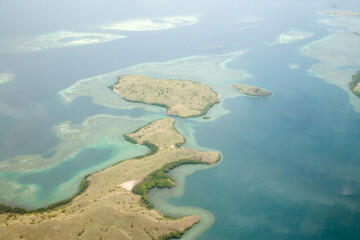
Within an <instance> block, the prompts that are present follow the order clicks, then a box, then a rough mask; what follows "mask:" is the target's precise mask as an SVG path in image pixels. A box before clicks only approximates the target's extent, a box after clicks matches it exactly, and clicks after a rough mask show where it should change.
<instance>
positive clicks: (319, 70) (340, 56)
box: [300, 17, 360, 112]
mask: <svg viewBox="0 0 360 240" xmlns="http://www.w3.org/2000/svg"><path fill="white" fill-rule="evenodd" d="M319 23H320V24H324V25H325V26H327V27H336V29H334V31H332V32H331V33H330V34H329V35H328V36H326V37H324V38H322V39H319V40H316V41H314V42H312V43H310V44H308V45H306V46H304V47H302V48H301V49H300V53H301V54H303V55H306V56H308V57H311V58H314V59H316V60H319V61H320V62H319V63H316V64H314V65H312V67H311V68H310V69H309V70H308V71H309V72H310V73H311V74H313V75H314V76H316V77H319V78H321V79H323V80H324V81H326V82H328V83H330V84H334V85H336V86H338V87H340V88H341V89H343V90H344V91H346V92H347V93H348V95H349V99H350V103H351V104H352V105H353V106H354V108H355V110H356V111H357V112H360V100H359V99H358V97H357V96H355V95H354V94H353V93H352V92H351V90H350V89H349V82H350V81H351V79H352V76H353V75H354V74H355V73H356V71H357V70H358V69H360V57H359V56H360V41H359V38H358V36H357V35H355V34H353V31H354V30H355V29H359V27H360V18H358V17H348V18H342V17H333V18H329V19H321V20H319ZM338 27H342V28H341V29H339V28H338Z"/></svg>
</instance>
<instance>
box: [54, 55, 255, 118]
mask: <svg viewBox="0 0 360 240" xmlns="http://www.w3.org/2000/svg"><path fill="white" fill-rule="evenodd" d="M246 52H247V50H241V51H236V52H231V53H226V54H221V55H209V56H191V57H185V58H180V59H175V60H171V61H168V62H159V63H157V62H149V63H142V64H138V65H134V66H130V67H128V68H124V69H120V70H117V71H114V72H110V73H106V74H103V75H99V76H94V77H91V78H86V79H82V80H79V81H77V82H75V83H74V84H73V85H72V86H70V87H69V88H66V89H63V90H61V91H60V92H59V95H60V97H61V99H62V100H63V101H64V102H65V103H71V102H72V101H73V100H74V99H75V98H77V97H80V96H90V97H91V98H92V101H93V102H94V103H96V104H98V105H101V106H106V107H111V108H118V109H131V108H135V107H141V108H144V109H146V110H147V111H152V112H164V110H163V109H161V108H159V107H157V106H149V105H145V104H141V103H129V102H127V101H125V100H124V99H122V97H121V96H119V95H118V94H117V93H115V92H114V91H111V90H110V89H109V88H108V87H109V86H110V85H113V84H114V83H115V82H117V81H118V77H119V76H125V75H131V74H140V75H146V76H149V77H152V78H166V79H184V80H193V81H196V82H201V83H205V84H208V85H211V86H212V87H213V90H214V91H215V92H216V93H218V94H219V100H220V104H216V105H215V106H213V107H212V109H210V111H209V112H208V114H207V115H210V117H211V119H216V118H217V117H219V116H221V115H223V114H226V113H227V110H225V109H224V108H223V106H222V103H223V100H224V99H226V98H231V97H237V96H239V93H236V91H234V90H233V89H232V88H231V86H230V85H231V84H233V83H236V82H239V81H242V80H243V79H246V78H248V77H250V76H251V75H250V74H248V73H247V72H246V71H245V70H241V69H228V68H227V64H228V63H229V62H231V61H233V60H235V59H237V58H239V57H242V56H243V55H245V53H246Z"/></svg>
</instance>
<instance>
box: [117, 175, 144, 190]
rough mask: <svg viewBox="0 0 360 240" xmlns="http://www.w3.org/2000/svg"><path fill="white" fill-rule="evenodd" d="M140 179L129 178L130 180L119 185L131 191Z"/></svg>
mask: <svg viewBox="0 0 360 240" xmlns="http://www.w3.org/2000/svg"><path fill="white" fill-rule="evenodd" d="M141 181H142V178H141V179H137V180H131V181H127V182H124V183H121V184H119V185H118V186H119V187H122V188H125V189H126V190H128V191H129V192H131V190H132V189H133V188H134V187H135V185H136V184H138V183H139V182H141Z"/></svg>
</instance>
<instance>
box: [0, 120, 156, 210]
mask: <svg viewBox="0 0 360 240" xmlns="http://www.w3.org/2000/svg"><path fill="white" fill-rule="evenodd" d="M159 118H160V116H156V115H149V116H146V117H139V118H135V117H127V116H122V117H117V116H111V115H95V116H92V117H89V118H87V119H86V120H85V121H84V122H83V123H80V124H71V123H70V122H63V123H61V124H59V125H57V126H56V127H55V128H54V131H55V132H56V134H57V136H58V138H59V140H60V143H59V144H58V145H57V146H54V148H53V149H51V150H52V152H53V153H54V154H53V156H50V157H44V155H41V154H34V155H18V156H16V157H14V158H12V159H7V160H5V161H2V162H0V167H1V169H2V172H1V173H0V180H1V179H2V180H3V181H0V186H1V188H0V202H4V203H8V202H11V203H13V204H16V205H22V206H24V205H25V206H27V207H31V208H34V207H35V208H36V207H40V206H44V205H47V204H50V203H51V202H52V201H58V200H59V199H61V198H63V197H64V196H69V195H72V194H74V193H75V192H76V190H77V184H78V183H79V182H80V181H81V178H82V177H84V176H85V175H86V174H89V173H92V172H95V171H98V170H100V169H103V168H104V167H108V166H110V165H112V164H114V163H116V162H120V161H122V160H124V159H127V158H131V157H134V156H136V155H138V154H142V153H145V152H146V148H145V147H140V146H138V145H134V144H131V143H129V142H128V141H126V140H125V139H124V138H123V134H125V133H127V132H129V131H133V130H134V129H137V128H139V127H140V126H142V125H144V124H146V123H147V122H149V121H154V120H156V119H159ZM120 126H121V127H120ZM91 148H96V149H111V150H112V152H113V153H114V155H113V156H110V157H109V159H99V161H98V163H96V165H94V166H87V165H84V169H81V171H80V170H79V173H78V174H76V175H74V176H73V177H72V178H70V179H64V180H62V181H65V182H60V183H59V185H60V186H59V188H58V189H54V192H53V193H51V195H50V196H47V197H42V198H41V199H37V198H36V196H37V194H38V193H39V192H41V191H42V189H41V188H40V186H37V185H35V184H20V183H18V181H17V179H20V178H22V177H23V176H27V175H29V174H35V173H39V174H40V173H44V172H46V171H49V170H56V169H59V168H61V164H63V163H65V162H68V161H73V160H74V159H76V157H77V156H78V155H79V154H81V153H82V152H83V151H84V150H87V149H91ZM85 161H86V160H85ZM85 166H87V167H85ZM3 183H7V184H6V185H4V184H3ZM55 190H56V191H55Z"/></svg>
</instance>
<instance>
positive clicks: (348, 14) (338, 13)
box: [321, 11, 360, 17]
mask: <svg viewBox="0 0 360 240" xmlns="http://www.w3.org/2000/svg"><path fill="white" fill-rule="evenodd" d="M321 13H323V14H326V15H332V16H341V17H360V13H358V12H346V11H322V12H321Z"/></svg>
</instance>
